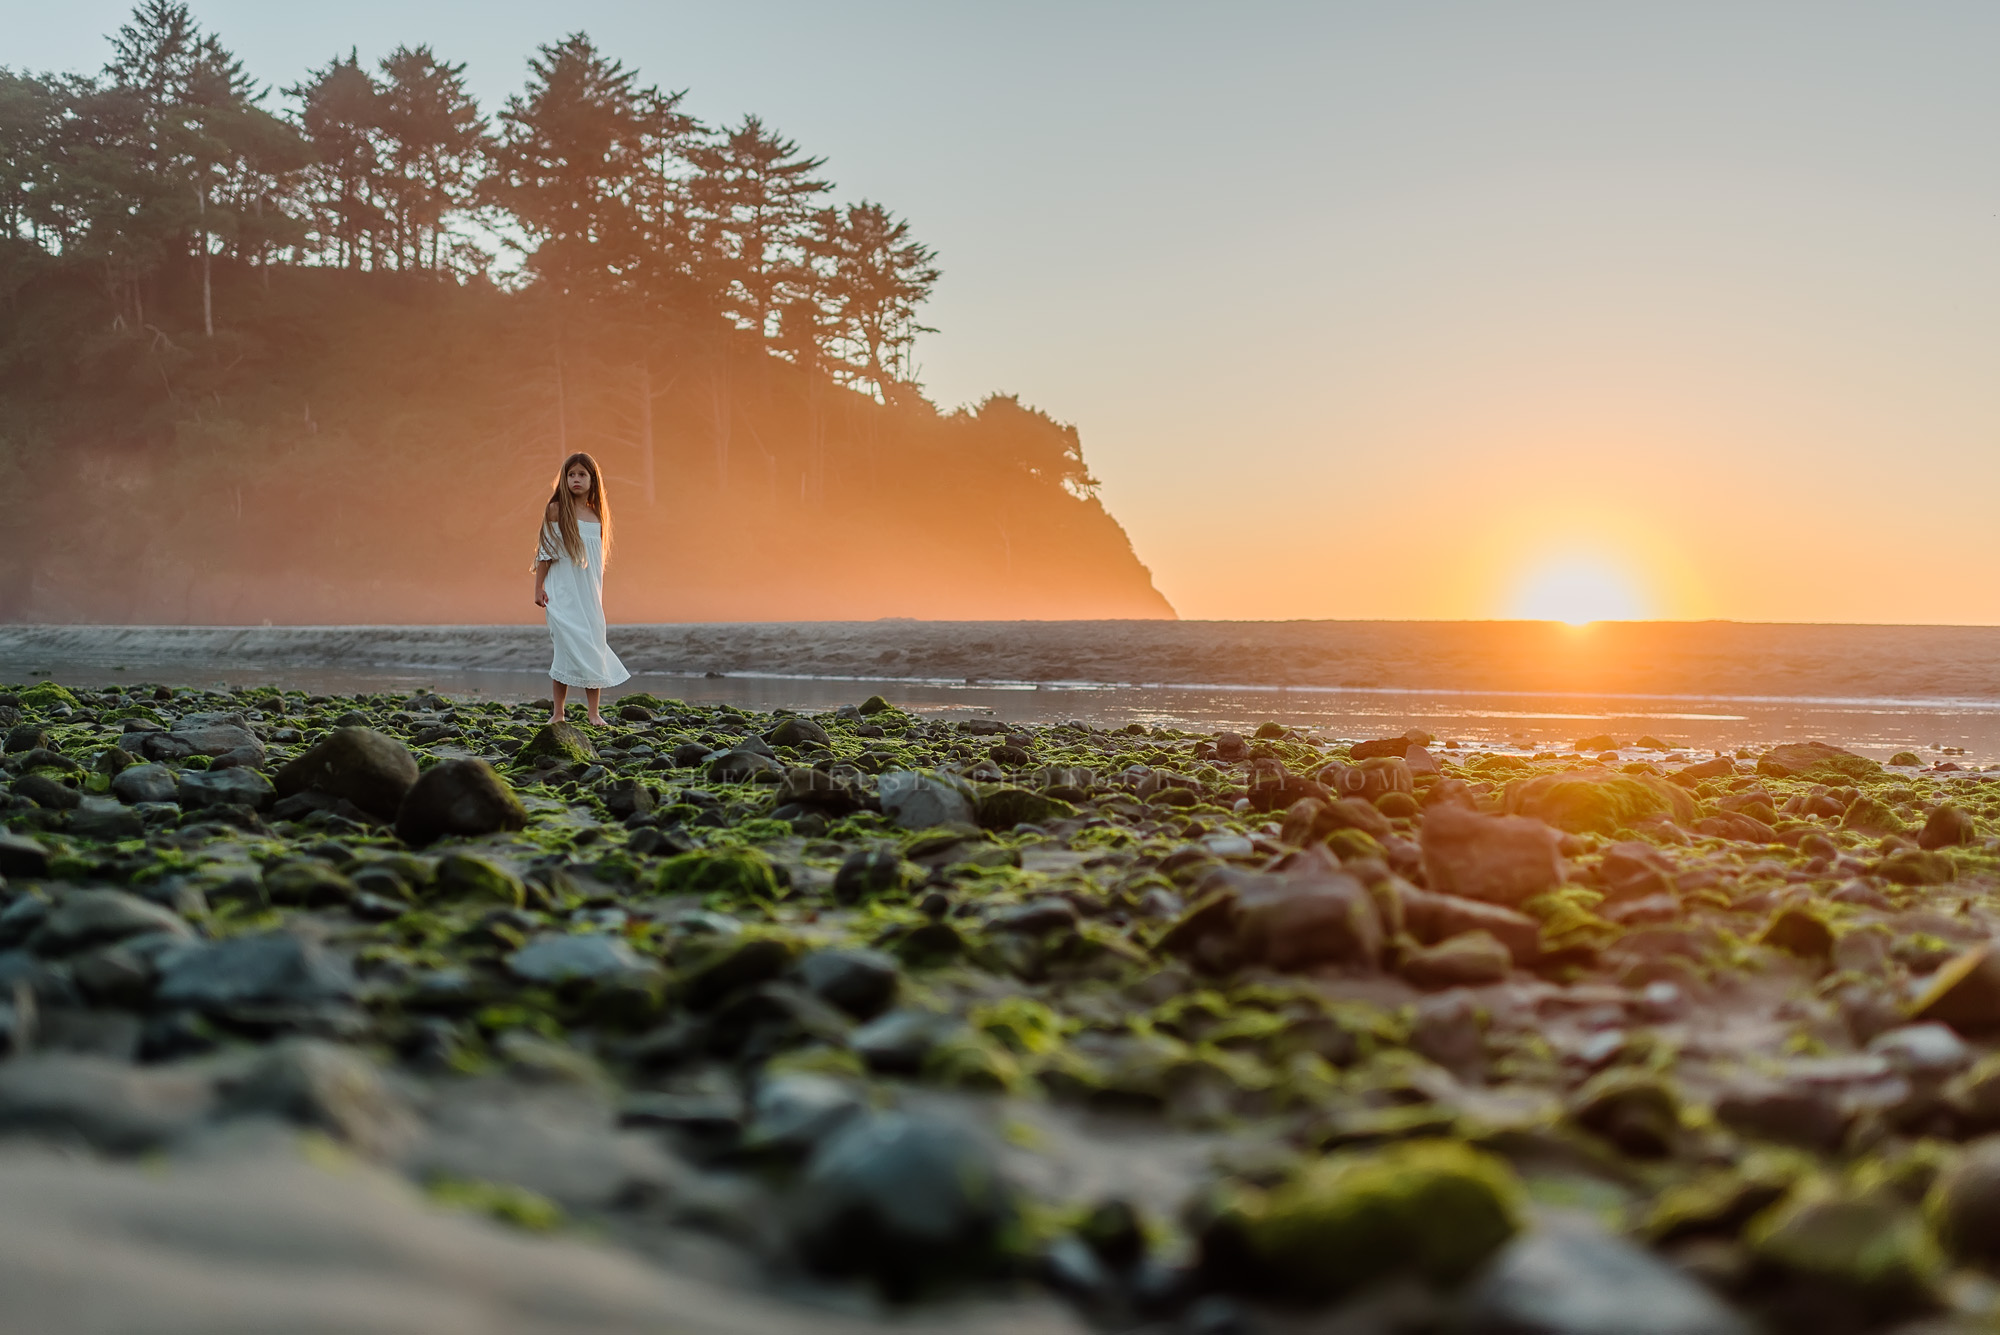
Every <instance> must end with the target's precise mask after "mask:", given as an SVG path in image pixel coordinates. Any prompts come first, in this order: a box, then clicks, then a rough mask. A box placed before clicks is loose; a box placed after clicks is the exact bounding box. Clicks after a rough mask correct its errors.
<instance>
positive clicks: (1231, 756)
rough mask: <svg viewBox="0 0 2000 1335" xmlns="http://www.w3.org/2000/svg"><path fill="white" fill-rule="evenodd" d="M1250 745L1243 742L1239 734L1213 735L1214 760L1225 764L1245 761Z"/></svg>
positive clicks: (1224, 733) (1248, 754)
mask: <svg viewBox="0 0 2000 1335" xmlns="http://www.w3.org/2000/svg"><path fill="white" fill-rule="evenodd" d="M1249 756H1250V743H1248V742H1246V741H1244V740H1243V735H1242V734H1241V733H1235V732H1218V733H1217V734H1215V758H1216V759H1217V760H1220V761H1224V762H1226V763H1232V764H1233V763H1234V762H1236V761H1239V760H1247V759H1248V758H1249Z"/></svg>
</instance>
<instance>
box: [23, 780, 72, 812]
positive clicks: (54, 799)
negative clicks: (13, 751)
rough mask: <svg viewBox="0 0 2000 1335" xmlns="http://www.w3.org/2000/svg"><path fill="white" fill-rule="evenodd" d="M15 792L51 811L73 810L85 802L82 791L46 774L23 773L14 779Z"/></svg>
mask: <svg viewBox="0 0 2000 1335" xmlns="http://www.w3.org/2000/svg"><path fill="white" fill-rule="evenodd" d="M13 793H14V796H16V797H24V798H26V799H27V800H28V801H30V802H33V803H34V804H35V805H36V806H38V807H47V808H48V809H49V810H51V811H73V810H75V809H76V808H77V807H78V806H79V805H81V804H82V802H83V794H82V793H80V792H78V791H77V790H76V789H74V788H71V787H70V786H68V785H67V784H63V783H58V782H57V781H56V780H54V779H52V778H50V777H49V776H48V775H46V774H24V775H22V776H21V777H20V778H18V779H16V780H14V783H13Z"/></svg>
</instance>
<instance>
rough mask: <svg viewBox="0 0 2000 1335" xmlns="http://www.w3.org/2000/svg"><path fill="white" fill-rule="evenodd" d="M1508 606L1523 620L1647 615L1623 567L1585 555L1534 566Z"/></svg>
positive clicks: (1578, 622)
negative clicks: (1618, 567)
mask: <svg viewBox="0 0 2000 1335" xmlns="http://www.w3.org/2000/svg"><path fill="white" fill-rule="evenodd" d="M1508 610H1509V612H1510V614H1511V615H1513V616H1515V617H1518V618H1520V619H1521V620H1523V621H1563V622H1567V623H1568V624H1570V625H1572V626H1581V625H1584V624H1586V623H1588V622H1592V621H1640V620H1644V619H1645V617H1646V615H1647V609H1646V606H1645V600H1644V599H1643V598H1641V597H1640V595H1639V592H1638V590H1637V589H1635V588H1634V587H1633V585H1632V582H1631V581H1630V580H1629V579H1627V578H1626V576H1625V575H1624V573H1623V572H1622V571H1619V570H1618V569H1616V568H1615V567H1614V566H1612V565H1611V564H1610V563H1609V562H1606V561H1604V560H1601V559H1596V558H1592V557H1585V556H1571V557H1565V558H1563V559H1561V560H1556V561H1550V562H1547V563H1545V564H1543V565H1540V566H1537V567H1536V568H1535V569H1534V570H1532V571H1530V572H1529V573H1528V575H1527V577H1526V578H1525V579H1523V580H1522V581H1521V584H1520V587H1519V590H1518V592H1517V593H1516V594H1515V596H1514V600H1513V603H1512V605H1511V606H1510V607H1509V609H1508Z"/></svg>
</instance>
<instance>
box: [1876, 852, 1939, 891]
mask: <svg viewBox="0 0 2000 1335" xmlns="http://www.w3.org/2000/svg"><path fill="white" fill-rule="evenodd" d="M1874 870H1875V873H1876V875H1878V876H1880V877H1881V878H1882V879H1883V880H1885V881H1894V882H1895V883H1896V884H1897V885H1944V884H1946V883H1948V882H1951V881H1955V880H1957V879H1958V864H1957V863H1956V862H1953V861H1952V860H1951V855H1950V854H1949V853H1935V852H1926V851H1924V850H1922V849H1917V848H1900V849H1897V850H1896V851H1895V852H1894V853H1891V854H1890V855H1889V856H1888V857H1886V858H1883V859H1882V860H1881V861H1880V862H1878V863H1876V864H1875V868H1874Z"/></svg>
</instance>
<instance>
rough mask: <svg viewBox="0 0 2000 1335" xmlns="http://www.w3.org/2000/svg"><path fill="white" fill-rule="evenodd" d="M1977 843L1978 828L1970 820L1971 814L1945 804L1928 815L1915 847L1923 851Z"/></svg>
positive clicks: (1960, 808)
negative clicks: (1928, 817)
mask: <svg viewBox="0 0 2000 1335" xmlns="http://www.w3.org/2000/svg"><path fill="white" fill-rule="evenodd" d="M1978 842H1979V827H1978V825H1977V824H1975V823H1974V821H1973V819H1972V813H1971V812H1969V811H1966V810H1965V809H1964V808H1962V807H1955V806H1952V805H1951V804H1950V803H1946V804H1944V805H1943V806H1940V807H1939V808H1938V809H1937V810H1936V811H1933V812H1932V813H1931V814H1930V819H1929V820H1926V821H1925V822H1924V828H1923V831H1922V833H1920V834H1918V835H1917V847H1919V848H1924V849H1933V848H1952V847H1955V846H1958V845H1961V844H1975V843H1978Z"/></svg>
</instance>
